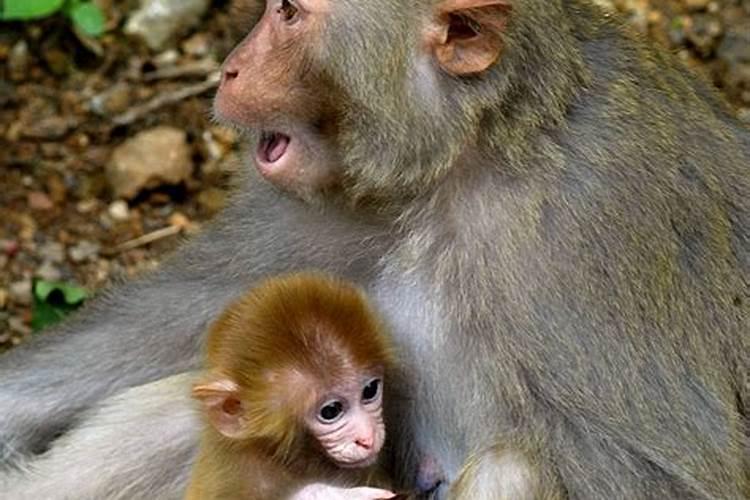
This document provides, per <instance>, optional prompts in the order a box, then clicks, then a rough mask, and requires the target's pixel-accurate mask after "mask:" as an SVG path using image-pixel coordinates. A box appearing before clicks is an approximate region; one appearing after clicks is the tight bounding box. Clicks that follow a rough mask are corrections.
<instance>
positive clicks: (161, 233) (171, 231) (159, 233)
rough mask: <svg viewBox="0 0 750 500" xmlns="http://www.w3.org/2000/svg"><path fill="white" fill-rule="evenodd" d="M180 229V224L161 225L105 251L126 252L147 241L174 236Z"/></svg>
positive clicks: (181, 228) (110, 253)
mask: <svg viewBox="0 0 750 500" xmlns="http://www.w3.org/2000/svg"><path fill="white" fill-rule="evenodd" d="M182 230H183V227H182V226H167V227H163V228H161V229H157V230H156V231H152V232H150V233H147V234H144V235H143V236H139V237H138V238H135V239H132V240H129V241H126V242H125V243H121V244H119V245H117V246H116V247H115V248H113V249H112V250H109V251H108V252H106V253H107V254H109V255H115V254H118V253H122V252H127V251H128V250H133V249H135V248H138V247H142V246H144V245H148V244H149V243H153V242H155V241H159V240H163V239H164V238H169V237H170V236H175V235H177V234H180V232H181V231H182Z"/></svg>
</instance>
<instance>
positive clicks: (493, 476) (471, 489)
mask: <svg viewBox="0 0 750 500" xmlns="http://www.w3.org/2000/svg"><path fill="white" fill-rule="evenodd" d="M538 458H539V455H538V454H536V453H534V452H532V451H530V450H529V449H528V447H522V446H518V447H514V446H512V445H511V444H509V443H504V444H498V445H495V446H492V447H490V448H489V449H487V450H484V451H482V452H480V453H478V454H476V455H474V456H473V457H471V458H470V459H469V460H468V461H467V463H466V464H464V467H463V469H462V470H461V473H460V474H459V477H458V479H457V480H456V481H455V482H454V483H453V484H452V485H451V486H450V490H449V492H448V497H449V498H451V499H466V500H469V499H472V500H564V499H565V498H566V494H565V490H564V488H563V487H562V485H561V484H560V482H559V478H558V477H557V475H556V474H554V473H553V472H552V471H551V469H550V468H548V467H545V466H544V465H543V464H541V463H539V461H538Z"/></svg>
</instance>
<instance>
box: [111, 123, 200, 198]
mask: <svg viewBox="0 0 750 500" xmlns="http://www.w3.org/2000/svg"><path fill="white" fill-rule="evenodd" d="M191 153H192V150H191V148H190V146H189V145H188V143H187V134H186V133H185V131H184V130H180V129H177V128H174V127H168V126H159V127H155V128H152V129H149V130H146V131H143V132H141V133H139V134H137V135H136V136H135V137H133V138H132V139H130V140H128V141H126V142H125V143H123V144H122V145H120V146H119V147H117V148H116V149H115V151H114V152H113V153H112V159H111V160H110V162H109V164H108V165H107V181H108V182H109V184H110V187H111V188H112V191H113V192H114V194H115V196H116V197H117V198H125V199H132V198H134V197H135V196H136V195H137V194H138V193H139V192H140V191H141V190H143V189H146V188H154V187H158V186H160V185H162V184H180V183H181V182H186V181H187V180H188V179H189V178H190V176H191V174H192V172H193V160H192V158H191V156H192V155H191Z"/></svg>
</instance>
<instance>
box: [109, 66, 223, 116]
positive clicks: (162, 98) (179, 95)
mask: <svg viewBox="0 0 750 500" xmlns="http://www.w3.org/2000/svg"><path fill="white" fill-rule="evenodd" d="M219 77H220V73H219V72H218V71H217V72H215V73H212V74H211V75H209V77H208V78H207V79H206V81H204V82H201V83H196V84H193V85H187V86H185V87H183V88H181V89H178V90H170V91H165V92H162V93H160V94H157V95H156V96H154V97H153V98H151V99H149V100H148V101H146V102H144V103H143V104H141V105H138V106H135V107H133V108H130V109H129V110H127V111H126V112H124V113H122V114H120V115H117V116H115V117H114V118H113V119H112V122H113V123H114V124H115V125H130V124H131V123H133V122H135V121H137V120H139V119H141V118H143V117H144V116H146V115H148V114H150V113H152V112H153V111H155V110H157V109H159V108H161V107H163V106H167V105H169V104H174V103H177V102H180V101H182V100H185V99H187V98H189V97H194V96H197V95H200V94H202V93H204V92H207V91H209V90H211V89H213V88H214V87H216V85H218V83H219Z"/></svg>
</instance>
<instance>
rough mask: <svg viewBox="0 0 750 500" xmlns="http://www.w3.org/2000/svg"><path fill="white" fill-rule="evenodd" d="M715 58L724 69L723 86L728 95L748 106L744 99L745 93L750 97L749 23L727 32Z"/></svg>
mask: <svg viewBox="0 0 750 500" xmlns="http://www.w3.org/2000/svg"><path fill="white" fill-rule="evenodd" d="M717 56H718V58H719V60H720V61H721V63H722V65H723V66H724V67H725V68H726V76H725V84H726V86H727V87H729V89H728V90H729V94H730V95H734V96H736V97H738V98H740V99H741V100H742V101H744V102H746V103H748V104H750V99H745V92H748V95H750V21H744V22H742V23H739V24H737V25H735V26H733V27H732V28H731V29H729V30H727V33H726V34H725V35H724V38H723V39H722V41H721V44H719V48H718V49H717Z"/></svg>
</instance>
